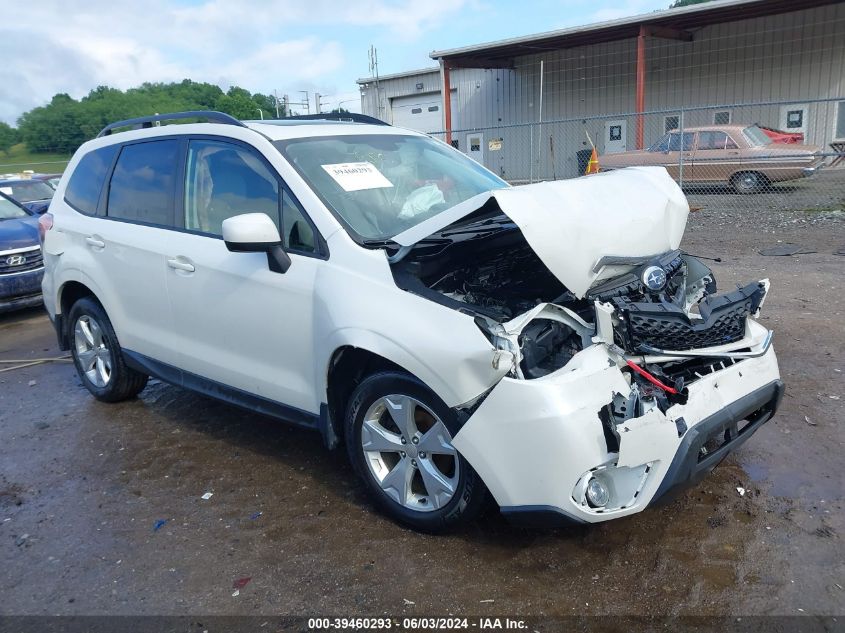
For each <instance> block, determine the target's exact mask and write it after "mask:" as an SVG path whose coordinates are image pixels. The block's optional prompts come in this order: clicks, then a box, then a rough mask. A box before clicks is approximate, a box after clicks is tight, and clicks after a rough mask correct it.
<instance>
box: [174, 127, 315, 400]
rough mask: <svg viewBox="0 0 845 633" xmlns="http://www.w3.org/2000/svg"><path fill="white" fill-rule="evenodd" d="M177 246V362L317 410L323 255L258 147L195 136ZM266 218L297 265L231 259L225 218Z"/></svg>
mask: <svg viewBox="0 0 845 633" xmlns="http://www.w3.org/2000/svg"><path fill="white" fill-rule="evenodd" d="M187 157H188V158H187V162H186V170H185V176H184V187H183V191H184V194H183V196H182V204H181V205H180V206H181V212H180V218H179V221H180V222H181V223H182V225H183V227H184V228H183V232H182V233H181V234H180V238H179V242H178V244H173V245H171V247H170V250H169V251H168V257H167V261H168V262H170V267H169V268H168V269H167V271H166V274H167V287H168V293H169V295H170V301H171V306H172V310H173V315H174V320H175V329H176V332H177V333H178V336H179V340H180V351H181V354H180V358H179V366H180V367H181V368H182V369H183V370H185V371H186V372H190V373H191V374H194V375H195V376H199V377H201V378H204V379H208V380H211V381H214V382H217V383H222V384H224V385H226V386H228V387H234V388H236V389H239V390H241V391H244V392H247V393H249V394H253V395H256V396H259V397H261V398H266V399H269V400H272V401H275V402H281V403H283V404H285V405H288V406H290V407H292V408H293V409H297V410H300V411H305V412H307V413H311V414H313V413H317V411H318V410H319V401H318V398H317V395H316V387H315V386H314V384H313V382H314V381H313V376H314V353H313V350H314V340H313V324H314V297H313V288H314V280H315V277H316V275H317V272H318V269H319V267H320V266H321V265H322V264H323V259H324V253H325V251H324V249H323V247H322V246H321V241H320V240H319V236H318V234H317V231H316V229H315V228H314V226H313V225H312V223H311V222H310V220H309V219H308V217H307V216H306V215H305V213H304V211H303V210H302V207H301V206H300V205H299V203H298V202H297V200H296V199H295V198H294V197H293V195H292V194H291V192H290V191H289V190H288V189H287V187H286V186H285V185H284V183H283V182H282V181H281V179H280V178H279V177H278V175H277V174H276V172H275V170H274V169H273V168H272V166H271V165H270V164H269V163H268V162H267V161H266V160H265V159H264V158H263V156H261V154H260V153H259V152H258V151H257V150H255V149H254V148H252V147H250V146H248V145H245V144H241V143H237V142H233V141H231V140H228V139H219V138H209V137H202V138H193V139H191V141H190V143H189V146H188V152H187ZM256 212H259V213H265V214H267V215H268V216H270V218H271V219H272V220H273V221H274V222H275V223H276V226H277V227H279V229H280V233H281V234H282V236H283V242H284V246H285V249H286V250H287V251H288V253H289V254H290V257H291V260H292V263H291V266H290V268H289V269H288V271H287V272H286V273H284V274H280V273H276V272H272V271H271V270H270V269H269V267H268V264H267V256H266V254H265V253H232V252H230V251H229V250H228V249H227V248H226V245H225V243H224V242H223V239H222V223H223V220H225V219H227V218H230V217H233V216H235V215H240V214H242V213H256Z"/></svg>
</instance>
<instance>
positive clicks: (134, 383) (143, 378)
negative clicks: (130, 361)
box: [68, 297, 148, 402]
mask: <svg viewBox="0 0 845 633" xmlns="http://www.w3.org/2000/svg"><path fill="white" fill-rule="evenodd" d="M68 317H69V318H68V325H69V328H70V332H69V334H70V337H69V338H70V341H71V356H73V364H74V365H75V366H76V372H77V373H78V374H79V378H80V380H82V384H83V385H85V388H86V389H88V391H90V392H91V394H92V395H93V396H94V397H95V398H97V399H98V400H102V401H103V402H119V401H120V400H126V399H128V398H132V397H134V396H136V395H137V394H138V392H140V391H141V390H142V389H143V388H144V387H145V386H146V384H147V380H148V376H147V375H145V374H142V373H140V372H137V371H135V370H134V369H130V368H129V367H127V366H126V363H125V362H124V360H123V353H122V351H121V349H120V344H119V343H118V342H117V336H116V335H115V333H114V329H113V328H112V325H111V322H110V321H109V318H108V316H106V312H105V310H103V307H102V306H101V305H100V304H99V303H97V302H96V301H95V300H94V299H92V298H90V297H85V298H82V299H80V300H79V301H77V302H76V303H74V304H73V307H72V308H71V309H70V314H69V315H68Z"/></svg>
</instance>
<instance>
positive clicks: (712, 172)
mask: <svg viewBox="0 0 845 633" xmlns="http://www.w3.org/2000/svg"><path fill="white" fill-rule="evenodd" d="M741 164H742V156H741V154H740V150H739V147H738V146H737V144H736V143H735V142H734V140H733V139H732V138H731V137H730V136H729V135H728V134H727V133H725V132H723V131H721V130H702V131H700V132H699V133H698V144H697V146H696V150H695V156H694V158H693V165H692V169H691V170H690V171H691V173H690V174H689V175H687V174H686V172H685V173H684V178H685V179H688V180H693V181H696V182H719V183H722V182H728V181H729V180H730V177H731V175H732V174H734V173H736V172H737V171H739V170H740V166H741Z"/></svg>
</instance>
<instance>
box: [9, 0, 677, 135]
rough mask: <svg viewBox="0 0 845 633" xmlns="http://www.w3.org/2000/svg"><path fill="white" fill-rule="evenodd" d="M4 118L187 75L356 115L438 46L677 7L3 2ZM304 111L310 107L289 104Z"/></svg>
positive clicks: (565, 2) (647, 1) (453, 1)
mask: <svg viewBox="0 0 845 633" xmlns="http://www.w3.org/2000/svg"><path fill="white" fill-rule="evenodd" d="M4 4H6V6H5V7H4V9H3V21H2V24H0V60H3V61H2V62H0V121H5V122H7V123H9V124H12V125H14V124H15V121H16V120H17V118H18V117H19V116H20V115H21V114H22V113H23V112H25V111H27V110H29V109H31V108H33V107H35V106H38V105H43V104H45V103H47V102H48V101H49V100H50V98H51V97H52V96H53V95H54V94H56V93H59V92H65V93H68V94H69V95H71V96H72V97H74V98H77V99H78V98H80V97H82V96H84V95H85V94H87V93H88V92H89V91H90V90H91V89H93V88H95V87H97V86H98V85H108V86H111V87H115V88H120V89H126V88H131V87H133V86H137V85H139V84H141V83H143V82H145V81H181V80H182V79H185V78H190V79H193V80H196V81H208V82H211V83H215V84H218V85H219V86H220V87H221V88H223V89H224V90H225V89H227V88H228V87H229V86H231V85H238V86H241V87H243V88H246V89H248V90H250V91H251V92H262V93H273V91H274V90H275V91H278V94H279V95H280V96H281V95H283V94H289V95H290V97H291V101H294V102H295V101H301V100H302V99H303V98H304V97H303V95H302V93H301V92H300V91H303V90H304V91H308V92H309V93H310V97H311V111H312V112H313V111H314V101H313V99H314V96H313V95H314V93H315V92H318V93H321V94H322V95H325V97H324V98H323V100H322V103H323V109H324V110H325V109H331V108H334V107H337V106H338V105H342V107H344V108H347V109H349V110H353V111H359V110H360V99H359V97H358V89H357V85H356V83H355V80H356V79H358V78H359V77H367V76H369V69H368V55H367V51H368V49H369V47H370V45H374V46H375V47H376V49H377V51H378V59H379V73H380V74H381V75H386V74H390V73H395V72H402V71H406V70H413V69H417V68H425V67H428V66H434V65H435V62H434V60H432V59H430V58H429V56H428V55H429V53H430V52H431V51H432V50H443V49H448V48H455V47H459V46H466V45H470V44H479V43H483V42H488V41H493V40H498V39H502V38H508V37H517V36H521V35H530V34H533V33H540V32H543V31H549V30H554V29H560V28H566V27H570V26H577V25H582V24H589V23H592V22H598V21H602V20H609V19H613V18H621V17H626V16H631V15H637V14H642V13H648V12H651V11H654V10H658V9H665V8H666V7H667V6H668V5H669V4H670V0H520V1H519V2H515V1H513V0H345V1H340V0H275V1H272V2H271V1H265V0H144V1H143V2H138V1H137V0H131V1H127V0H85V1H84V2H81V1H78V0H36V2H29V3H25V2H11V0H6V2H5V3H4ZM294 109H296V110H301V111H303V112H304V111H305V110H304V108H301V107H299V108H294Z"/></svg>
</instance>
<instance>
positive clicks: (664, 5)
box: [588, 0, 670, 22]
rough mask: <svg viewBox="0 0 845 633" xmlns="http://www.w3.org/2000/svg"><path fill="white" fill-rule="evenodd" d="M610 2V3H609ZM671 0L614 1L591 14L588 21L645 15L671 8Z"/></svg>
mask: <svg viewBox="0 0 845 633" xmlns="http://www.w3.org/2000/svg"><path fill="white" fill-rule="evenodd" d="M609 4H610V3H609ZM669 4H670V2H669V0H625V1H624V2H614V3H612V4H611V6H605V7H602V8H601V9H599V10H598V11H594V12H593V13H591V14H590V16H589V19H588V22H604V21H606V20H618V19H620V18H627V17H630V16H633V15H643V14H646V13H651V12H653V11H659V10H662V9H668V8H669Z"/></svg>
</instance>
